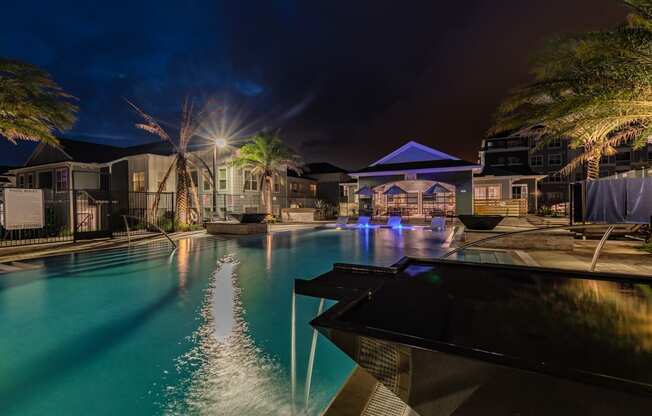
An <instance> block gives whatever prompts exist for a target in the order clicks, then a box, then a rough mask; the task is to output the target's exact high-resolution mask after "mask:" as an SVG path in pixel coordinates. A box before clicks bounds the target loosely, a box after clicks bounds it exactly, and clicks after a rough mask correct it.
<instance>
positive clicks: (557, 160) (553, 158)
mask: <svg viewBox="0 0 652 416" xmlns="http://www.w3.org/2000/svg"><path fill="white" fill-rule="evenodd" d="M548 165H550V166H561V154H559V153H555V154H552V155H548Z"/></svg>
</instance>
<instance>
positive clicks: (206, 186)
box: [202, 169, 213, 191]
mask: <svg viewBox="0 0 652 416" xmlns="http://www.w3.org/2000/svg"><path fill="white" fill-rule="evenodd" d="M203 173H204V174H203V175H202V189H203V190H204V191H212V190H213V187H212V184H211V177H210V171H208V170H206V169H204V170H203Z"/></svg>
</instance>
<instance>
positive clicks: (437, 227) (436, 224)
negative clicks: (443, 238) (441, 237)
mask: <svg viewBox="0 0 652 416" xmlns="http://www.w3.org/2000/svg"><path fill="white" fill-rule="evenodd" d="M430 229H431V230H433V231H446V218H445V217H440V216H436V217H432V221H431V222H430Z"/></svg>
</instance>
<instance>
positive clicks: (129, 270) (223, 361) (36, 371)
mask: <svg viewBox="0 0 652 416" xmlns="http://www.w3.org/2000/svg"><path fill="white" fill-rule="evenodd" d="M431 238H432V237H431V234H430V233H429V232H427V231H424V230H402V231H401V230H389V229H373V230H372V229H367V230H311V231H293V232H286V233H276V234H271V235H267V236H261V237H247V238H236V239H230V240H220V239H216V238H213V237H200V238H192V239H186V240H181V241H180V242H179V248H178V250H177V251H176V252H175V253H174V254H173V255H171V254H170V247H169V246H168V245H167V244H163V243H160V244H159V243H156V244H150V245H146V246H137V247H132V248H129V249H118V250H111V251H102V252H96V253H82V254H74V255H67V256H59V257H54V258H48V259H45V260H42V261H39V262H34V264H39V265H41V266H42V268H40V269H36V270H29V271H23V272H16V273H11V274H5V275H0V337H1V340H0V357H2V358H1V359H0V414H1V415H5V416H6V415H43V414H65V415H89V414H92V415H115V414H120V415H122V416H126V415H149V414H219V415H245V414H246V415H257V414H261V415H268V414H290V413H291V407H292V399H291V397H290V385H289V383H290V371H289V367H290V366H289V361H290V310H291V309H290V301H291V289H292V282H293V279H294V278H296V277H306V278H308V277H312V276H314V275H316V274H318V273H322V272H325V271H327V270H329V269H330V267H331V266H332V264H333V262H338V261H344V262H357V263H367V264H380V265H388V264H391V263H393V262H395V261H396V260H398V259H399V258H401V257H402V256H403V255H405V254H411V255H418V256H431V255H436V254H438V253H440V249H439V247H438V245H437V243H436V242H435V241H434V240H432V239H431ZM316 310H317V300H315V299H310V298H302V297H299V298H298V301H297V366H298V371H297V394H296V399H295V403H294V404H295V406H296V408H297V409H298V410H299V411H300V412H305V414H318V413H319V412H320V411H321V410H322V409H323V408H324V407H325V406H326V405H327V404H328V402H329V401H330V400H331V398H332V397H333V395H334V394H335V393H336V392H337V390H338V389H339V388H340V386H341V384H342V383H343V381H345V379H346V377H347V376H348V374H349V373H350V371H351V369H352V368H353V363H352V362H351V361H350V360H349V359H348V358H347V357H346V356H345V355H344V354H342V353H341V352H340V351H339V350H337V349H336V348H335V347H334V346H332V345H331V344H330V343H329V342H327V341H326V340H325V339H322V338H321V337H320V338H319V341H318V344H317V354H316V361H315V368H314V373H313V381H312V388H311V393H310V401H309V405H308V407H307V408H305V409H304V398H303V397H304V391H303V386H304V383H305V374H306V367H307V361H308V354H309V348H310V338H311V328H310V327H309V325H308V321H309V320H310V319H312V318H313V317H314V315H315V313H316Z"/></svg>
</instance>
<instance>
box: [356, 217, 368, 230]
mask: <svg viewBox="0 0 652 416" xmlns="http://www.w3.org/2000/svg"><path fill="white" fill-rule="evenodd" d="M369 221H370V218H369V217H367V216H366V215H360V216H359V217H358V227H368V226H369Z"/></svg>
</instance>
